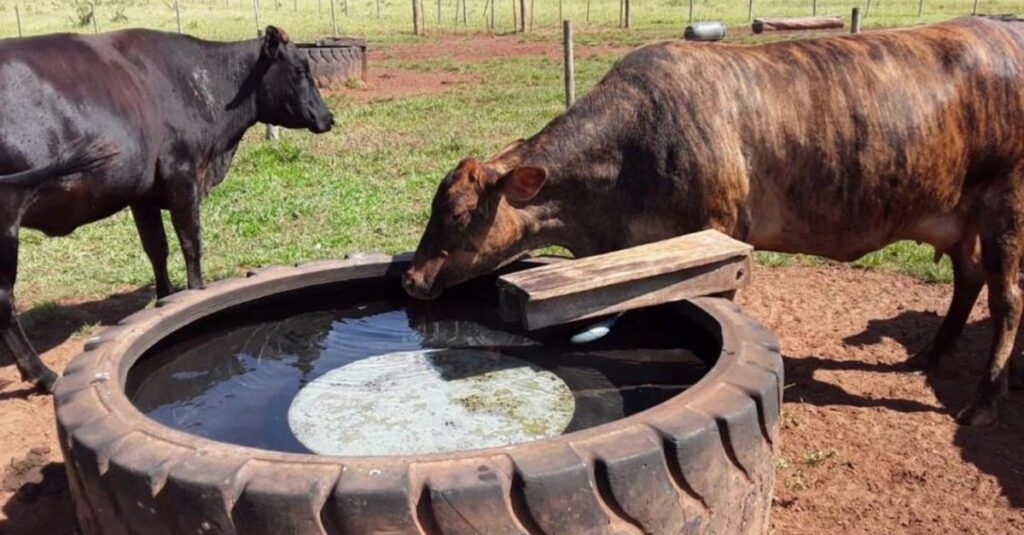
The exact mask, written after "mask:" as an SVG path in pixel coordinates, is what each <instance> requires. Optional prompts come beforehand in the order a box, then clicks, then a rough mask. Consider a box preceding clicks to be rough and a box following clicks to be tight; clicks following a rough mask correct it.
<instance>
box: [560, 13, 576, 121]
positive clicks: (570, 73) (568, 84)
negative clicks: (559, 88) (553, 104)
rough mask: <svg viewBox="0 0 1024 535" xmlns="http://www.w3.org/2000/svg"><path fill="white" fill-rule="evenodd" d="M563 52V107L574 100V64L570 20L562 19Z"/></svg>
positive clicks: (569, 104) (570, 104)
mask: <svg viewBox="0 0 1024 535" xmlns="http://www.w3.org/2000/svg"><path fill="white" fill-rule="evenodd" d="M562 34H563V48H564V50H563V52H564V58H565V107H566V108H568V107H569V106H572V103H573V102H575V101H576V75H575V70H576V65H575V61H574V59H573V54H572V21H571V20H563V21H562Z"/></svg>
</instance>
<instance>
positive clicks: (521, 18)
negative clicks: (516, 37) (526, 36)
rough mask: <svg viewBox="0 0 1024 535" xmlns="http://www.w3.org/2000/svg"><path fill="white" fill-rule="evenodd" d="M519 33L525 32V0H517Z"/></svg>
mask: <svg viewBox="0 0 1024 535" xmlns="http://www.w3.org/2000/svg"><path fill="white" fill-rule="evenodd" d="M519 33H526V0H519Z"/></svg>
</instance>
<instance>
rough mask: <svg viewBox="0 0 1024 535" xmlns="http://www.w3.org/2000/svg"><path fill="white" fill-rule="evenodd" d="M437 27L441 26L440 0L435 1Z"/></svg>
mask: <svg viewBox="0 0 1024 535" xmlns="http://www.w3.org/2000/svg"><path fill="white" fill-rule="evenodd" d="M437 25H438V26H440V25H441V0H437Z"/></svg>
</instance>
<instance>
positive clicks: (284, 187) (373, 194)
mask: <svg viewBox="0 0 1024 535" xmlns="http://www.w3.org/2000/svg"><path fill="white" fill-rule="evenodd" d="M299 1H300V6H301V5H303V4H309V3H310V2H311V0H299ZM470 3H472V2H470ZM594 3H595V5H596V4H598V3H599V2H597V1H596V0H595V2H594ZM602 3H604V0H602ZM428 4H429V2H428ZM637 4H638V6H639V7H638V8H637V12H638V15H637V17H638V20H651V21H652V25H657V24H662V25H663V26H665V27H666V28H667V27H669V26H672V25H674V27H676V28H677V29H678V27H679V24H680V23H679V22H678V20H677V19H678V17H676V19H673V20H674V21H673V20H670V18H669V16H668V15H666V18H665V19H656V18H655V17H653V16H651V15H643V17H650V18H649V19H644V18H642V17H641V13H643V10H644V9H645V8H651V7H652V6H654V5H655V2H653V1H651V0H638V1H637ZM677 4H678V3H677ZM825 4H826V3H825V2H822V3H821V5H825ZM947 4H948V2H947ZM962 4H963V3H962ZM9 5H10V4H4V3H0V10H2V9H3V8H4V7H6V6H9ZM403 5H404V4H403ZM503 5H505V7H506V8H509V4H508V3H507V2H506V3H505V4H503ZM567 5H573V6H574V8H573V9H578V8H579V6H580V5H583V4H582V3H581V2H578V1H577V2H575V3H574V4H573V3H568V2H567ZM886 5H887V4H885V0H883V3H882V5H881V7H879V11H883V10H884V9H885V8H886ZM892 5H895V3H893V4H892ZM936 5H939V4H936ZM101 6H102V4H101ZM204 6H205V7H204ZM222 6H223V4H222V3H220V4H217V3H207V4H197V3H194V2H188V3H187V4H183V8H187V9H188V12H189V13H193V12H194V11H196V10H199V9H204V10H207V11H206V13H209V14H210V15H209V16H198V15H196V16H190V17H189V19H188V20H190V21H202V22H201V23H199V22H196V24H197V26H196V27H195V28H192V27H190V28H189V31H190V32H191V31H193V30H195V33H198V34H200V35H206V36H208V37H216V38H232V37H241V36H242V35H243V34H244V33H245V31H247V30H245V28H249V29H251V26H250V25H249V22H248V19H247V18H246V13H245V12H239V13H238V14H237V15H229V14H228V9H227V8H223V7H222ZM231 6H232V7H231V10H232V12H237V11H239V8H238V0H231ZM369 6H372V3H368V2H366V1H365V0H360V1H359V3H358V4H355V3H354V4H353V5H351V6H350V9H351V10H353V11H354V10H360V11H362V10H366V9H369ZM51 7H52V6H51ZM151 7H152V8H153V10H154V11H159V12H160V13H161V14H160V16H159V17H157V16H156V13H149V14H148V16H147V18H145V19H144V21H145V22H149V23H150V24H146V25H147V26H151V27H152V26H158V27H163V28H169V27H171V26H172V25H173V24H174V22H173V20H174V17H173V11H169V10H167V9H166V6H165V5H164V4H154V5H152V6H151ZM539 7H540V5H539V3H538V8H539ZM288 8H289V5H285V6H282V7H281V8H280V13H281V15H280V18H281V19H282V20H281V23H282V25H284V26H285V27H286V28H290V27H298V28H299V29H300V31H299V33H300V34H301V33H303V32H305V35H307V36H312V35H313V34H320V33H324V32H323V30H324V26H323V18H322V17H320V18H312V17H309V16H305V18H304V19H302V21H299V20H294V21H293V22H296V24H291V23H290V22H289V21H290V20H291V19H289V17H292V16H294V15H288V14H286V11H287V9H288ZM678 8H679V5H676V6H675V7H674V8H673V9H674V10H676V11H678ZM142 9H143V8H142V7H131V8H129V9H128V11H127V13H128V22H127V23H126V24H133V23H134V22H135V19H134V18H133V17H135V16H136V15H135V14H136V13H138V14H140V15H139V16H140V17H142V15H141V13H142ZM265 9H267V10H268V12H269V13H271V14H274V13H276V11H274V8H273V7H265ZM313 9H314V10H315V5H313ZM873 9H874V8H873ZM651 10H652V11H653V9H651ZM165 11H166V13H165ZM508 11H510V8H509V9H508ZM215 15H216V16H215ZM592 15H593V13H592ZM556 16H557V14H556ZM673 17H674V15H673ZM276 18H277V17H275V16H266V17H265V18H264V22H266V23H269V22H278V21H277V20H276ZM235 19H237V20H235ZM232 20H234V23H232V22H231V21H232ZM388 20H390V19H388ZM428 20H429V18H428ZM139 22H142V21H141V20H140V21H139ZM154 22H156V24H154ZM299 22H301V23H299ZM670 22H671V24H670ZM3 24H7V21H6V20H5V21H4V23H3ZM189 24H192V22H190V23H189ZM382 24H383V23H382ZM328 25H329V18H328ZM353 26H354V25H353ZM610 26H614V21H613V22H612V23H611V24H610ZM31 27H32V28H33V31H35V30H36V29H39V30H59V29H61V28H59V27H57V26H56V25H54V26H46V27H39V28H36V27H35V26H31ZM217 28H219V30H217ZM362 29H363V30H365V34H366V35H378V34H376V33H374V32H380V33H379V35H380V36H381V37H380V38H381V40H382V41H395V40H401V39H404V40H411V39H414V38H413V37H411V36H409V35H406V34H400V33H397V30H394V29H391V30H386V29H385V28H384V26H374V25H370V24H367V25H366V26H364V27H362ZM8 30H9V27H7V26H3V25H0V32H4V33H8V34H9V32H8ZM346 33H349V32H346ZM353 33H363V32H353ZM654 33H657V32H656V31H655V32H654ZM547 35H548V37H549V38H551V39H554V36H553V35H552V32H548V34H547ZM583 35H584V36H586V35H590V36H592V37H593V36H599V37H595V38H594V39H595V40H600V41H605V42H623V41H627V42H632V41H633V40H636V39H638V37H637V34H636V33H635V32H630V33H627V32H624V31H621V30H614V29H612V28H610V27H609V28H604V29H599V30H596V31H594V32H592V33H589V34H588V33H587V32H584V34H583ZM539 38H544V34H541V35H540V37H539ZM553 46H557V45H554V44H553ZM613 61H614V59H613V58H608V57H592V55H590V54H581V55H580V57H579V59H578V62H577V78H578V82H577V83H578V89H577V94H583V93H584V92H585V91H586V90H587V88H589V87H590V86H592V85H593V84H594V83H595V82H596V81H597V80H598V79H599V77H600V76H601V75H603V74H604V73H605V72H606V71H607V70H608V68H609V67H610V66H611V65H612V63H613ZM391 66H398V64H397V63H392V64H391ZM404 66H406V67H408V65H407V64H404ZM420 68H423V69H448V70H457V71H460V72H463V73H466V74H469V75H472V76H473V77H475V79H477V80H478V81H479V83H474V84H466V85H460V86H455V87H454V88H453V89H452V90H450V91H448V92H447V93H445V94H443V95H423V96H414V97H404V98H394V99H391V100H386V101H379V102H374V103H366V102H360V101H356V100H352V99H350V98H347V97H344V96H332V97H330V98H329V99H328V100H329V105H330V106H331V108H332V109H333V110H334V112H335V114H336V119H337V124H338V125H337V127H336V128H335V130H334V131H333V132H331V133H329V134H326V135H323V136H313V135H312V134H309V133H304V132H290V131H284V132H282V133H283V137H282V141H281V142H279V143H277V144H271V143H267V142H264V141H263V140H262V129H260V128H254V129H252V130H251V131H250V132H249V134H248V136H247V137H246V139H245V141H244V142H243V145H242V147H241V149H240V151H239V154H238V157H237V159H236V162H235V164H234V166H233V168H232V170H231V173H230V175H229V177H228V179H227V180H226V181H225V183H224V184H222V185H221V186H219V187H218V188H216V189H215V190H214V191H213V193H212V195H211V196H210V197H209V198H208V199H207V200H206V202H205V203H204V204H203V209H202V224H203V238H204V259H203V264H204V271H205V274H206V277H207V280H214V279H219V278H223V277H228V276H233V275H237V274H239V273H241V272H243V271H244V270H246V269H247V268H250V267H253V266H257V265H265V264H272V263H291V262H297V261H302V260H307V259H315V258H328V257H340V256H342V255H344V254H345V253H347V252H350V251H359V250H363V251H367V250H375V251H386V252H396V251H404V250H411V249H413V248H414V247H415V246H416V242H417V240H418V237H419V232H420V230H421V228H422V225H423V224H424V223H425V221H426V219H427V217H428V213H429V201H430V198H431V197H432V195H433V192H434V189H435V185H436V183H437V182H438V180H439V179H440V178H441V177H442V176H443V174H444V173H445V172H446V171H447V170H448V169H449V168H450V167H451V166H452V165H453V164H454V163H455V162H457V161H458V160H459V159H460V158H462V157H464V156H466V155H477V156H485V155H487V154H490V153H492V152H494V151H495V150H497V149H499V148H501V147H502V146H504V145H505V144H506V143H507V142H508V141H510V140H513V139H516V138H518V137H523V136H527V135H530V134H531V133H533V132H535V131H537V130H538V129H539V128H540V127H541V126H543V125H544V124H545V123H546V122H547V121H549V120H550V119H551V118H553V117H554V116H555V115H557V114H558V113H559V112H560V111H561V110H562V108H563V105H562V102H563V100H562V99H563V95H562V81H561V66H560V63H558V62H552V61H550V60H547V59H544V58H540V57H520V58H505V59H500V60H493V61H489V62H483V63H457V62H454V61H447V60H437V61H433V62H428V63H426V64H424V65H421V66H420ZM167 227H168V232H169V233H170V235H171V237H172V239H171V241H172V253H171V264H172V268H173V269H172V277H173V279H174V280H175V282H176V283H178V284H179V285H180V284H182V283H183V282H182V281H183V280H184V276H183V269H182V259H181V255H180V252H179V251H178V250H177V248H176V244H174V243H173V242H174V241H175V240H174V238H173V232H172V231H171V230H170V225H169V221H168V224H167ZM22 243H23V246H22V259H21V270H20V277H19V282H18V287H17V293H18V295H19V298H20V304H21V307H22V308H26V307H31V306H39V305H42V306H44V307H45V306H47V304H48V303H52V302H55V301H64V300H78V299H94V298H101V297H103V296H105V295H108V294H111V293H115V292H121V291H126V290H130V289H133V288H135V287H138V286H141V285H148V284H151V281H152V275H151V271H150V267H149V263H148V261H147V260H146V258H145V255H144V254H143V252H142V249H141V246H140V244H139V239H138V237H137V235H136V233H135V229H134V226H133V224H132V221H131V217H130V215H129V214H128V213H127V212H121V213H119V214H117V215H116V216H114V217H112V218H110V219H107V220H104V221H101V222H98V223H95V224H92V225H89V226H86V227H83V228H81V229H79V230H78V231H77V232H75V233H74V234H73V235H71V236H68V237H64V238H53V239H51V238H46V237H44V236H42V235H41V234H39V233H37V232H34V231H24V232H23V234H22ZM759 261H760V262H761V263H762V264H763V265H766V266H775V265H785V264H791V263H794V262H806V263H814V262H820V260H816V259H812V258H806V257H792V256H788V255H779V254H770V253H761V254H759ZM858 264H859V265H863V266H868V267H872V268H881V269H894V270H899V271H903V272H907V273H911V274H913V275H915V276H918V277H920V278H922V279H924V280H928V281H948V280H949V279H950V269H949V266H948V263H947V262H945V261H944V262H943V263H941V264H938V265H936V264H934V263H933V262H932V250H931V249H930V248H928V247H921V246H917V245H913V244H906V243H900V244H896V245H894V246H892V247H889V248H887V249H885V250H884V251H881V252H878V253H875V254H872V255H869V256H868V257H866V258H864V259H862V260H861V261H860V262H858Z"/></svg>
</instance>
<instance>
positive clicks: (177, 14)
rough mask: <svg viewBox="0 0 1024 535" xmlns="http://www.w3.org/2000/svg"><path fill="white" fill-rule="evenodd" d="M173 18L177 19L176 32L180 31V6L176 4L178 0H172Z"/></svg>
mask: <svg viewBox="0 0 1024 535" xmlns="http://www.w3.org/2000/svg"><path fill="white" fill-rule="evenodd" d="M174 18H175V19H177V20H178V33H181V8H180V7H179V6H178V0H174Z"/></svg>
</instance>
